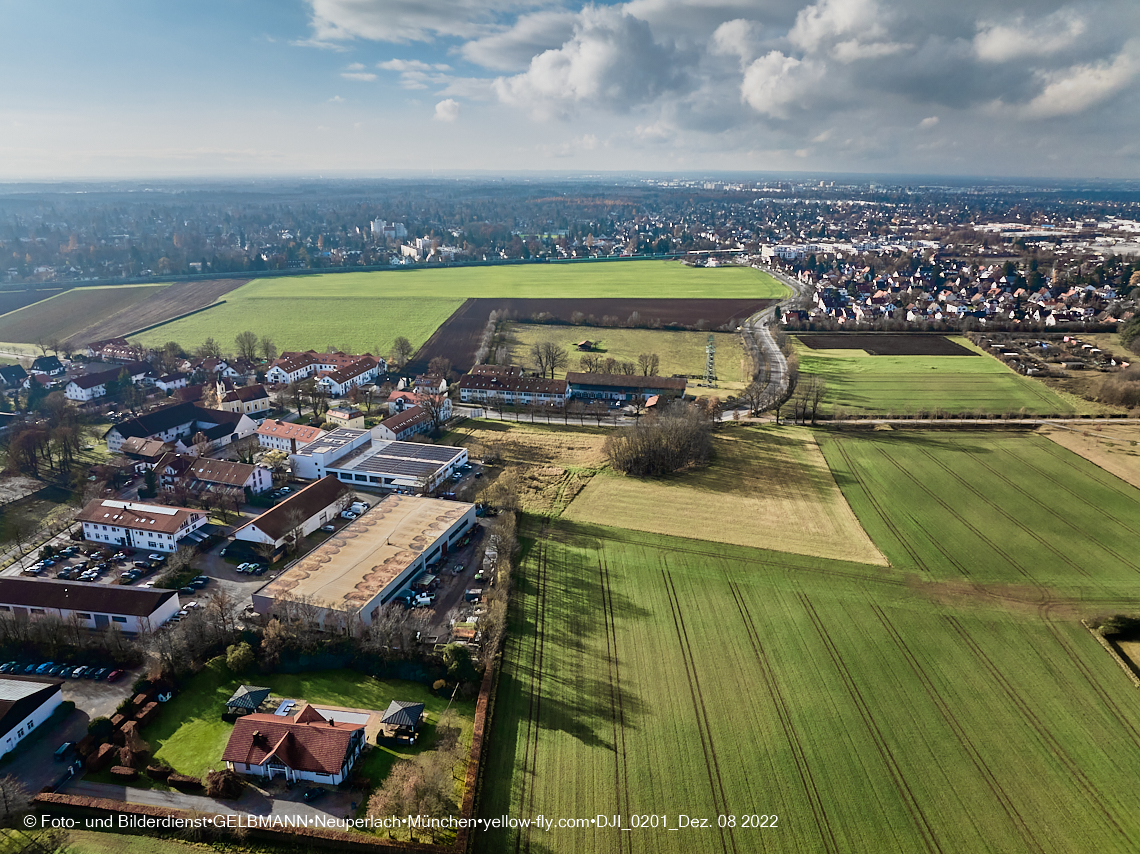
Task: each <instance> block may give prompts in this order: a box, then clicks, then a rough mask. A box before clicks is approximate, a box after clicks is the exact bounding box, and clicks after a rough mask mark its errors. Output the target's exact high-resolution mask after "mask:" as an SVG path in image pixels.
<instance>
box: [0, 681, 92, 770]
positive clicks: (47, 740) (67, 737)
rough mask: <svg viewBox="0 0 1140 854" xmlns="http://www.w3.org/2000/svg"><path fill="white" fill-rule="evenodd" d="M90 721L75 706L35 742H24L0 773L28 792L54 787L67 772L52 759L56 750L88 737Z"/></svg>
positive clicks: (2, 766)
mask: <svg viewBox="0 0 1140 854" xmlns="http://www.w3.org/2000/svg"><path fill="white" fill-rule="evenodd" d="M64 697H67V694H66V693H65V694H64ZM112 710H113V707H112ZM90 720H91V716H89V715H88V714H87V713H86V712H85V711H83V710H82V709H80V708H78V707H77V708H76V709H75V711H73V712H72V713H71V714H70V715H68V716H67V717H66V718H65V719H64V720H62V721H61V722H60V723H58V724H57V725H55V726H54V727H52V728H51V729H50V730H41V731H40V733H39V735H38V737H37V739H36V740H35V741H33V742H25V743H23V744H22V745H21V746H20V748H19V750H18V751H17V753H16V755H15V756H14V757H13V758H12V759H10V760H8V761H7V762H5V763H4V764H3V765H0V774H11V775H13V776H15V777H16V778H18V779H19V780H20V782H21V783H23V784H24V786H25V788H27V790H28V791H29V792H38V791H39V790H40V789H42V788H44V787H45V786H52V785H54V784H55V782H56V781H57V780H58V779H59V778H60V776H62V774H63V772H64V771H65V770H67V763H66V762H59V761H57V760H56V759H55V756H54V754H55V750H56V748H57V747H59V746H60V745H61V744H63V743H64V742H65V741H79V739H81V738H83V736H85V735H87V724H88V723H89V722H90Z"/></svg>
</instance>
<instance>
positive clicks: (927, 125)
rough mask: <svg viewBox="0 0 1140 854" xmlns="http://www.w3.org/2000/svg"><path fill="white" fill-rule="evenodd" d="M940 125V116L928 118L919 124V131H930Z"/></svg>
mask: <svg viewBox="0 0 1140 854" xmlns="http://www.w3.org/2000/svg"><path fill="white" fill-rule="evenodd" d="M937 125H938V116H927V117H926V118H925V119H923V120H922V121H921V122H919V123H918V128H919V130H930V129H931V128H933V127H937Z"/></svg>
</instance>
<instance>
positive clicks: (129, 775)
mask: <svg viewBox="0 0 1140 854" xmlns="http://www.w3.org/2000/svg"><path fill="white" fill-rule="evenodd" d="M111 775H112V776H113V777H121V778H122V779H124V780H134V779H135V778H136V777H138V775H139V772H138V771H136V770H135V769H134V768H128V767H126V766H125V765H114V766H112V768H111Z"/></svg>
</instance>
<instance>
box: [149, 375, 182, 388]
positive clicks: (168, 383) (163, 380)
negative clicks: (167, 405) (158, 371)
mask: <svg viewBox="0 0 1140 854" xmlns="http://www.w3.org/2000/svg"><path fill="white" fill-rule="evenodd" d="M154 384H155V386H157V387H158V388H160V389H162V390H163V391H174V390H175V389H177V388H186V386H188V385H189V384H190V375H189V374H182V373H174V374H167V375H166V376H163V377H159V378H158V379H157V380H155V381H154Z"/></svg>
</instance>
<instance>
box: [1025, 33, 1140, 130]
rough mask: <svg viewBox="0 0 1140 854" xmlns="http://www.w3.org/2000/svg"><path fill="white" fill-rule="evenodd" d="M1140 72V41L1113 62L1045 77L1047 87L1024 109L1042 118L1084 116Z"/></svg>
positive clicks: (1030, 116) (1129, 45) (1027, 114)
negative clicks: (1084, 113)
mask: <svg viewBox="0 0 1140 854" xmlns="http://www.w3.org/2000/svg"><path fill="white" fill-rule="evenodd" d="M1137 72H1140V40H1133V41H1130V42H1128V43H1127V44H1126V45H1125V47H1124V50H1122V51H1121V52H1120V53H1118V54H1117V55H1116V57H1115V58H1114V59H1113V60H1112V61H1111V62H1102V63H1098V64H1096V65H1075V66H1073V67H1072V68H1067V69H1065V70H1063V71H1059V72H1052V73H1048V74H1044V75H1042V76H1043V78H1044V79H1045V88H1044V89H1043V90H1042V91H1041V94H1040V95H1038V96H1037V97H1036V98H1034V99H1033V100H1032V101H1030V102H1029V104H1027V105H1026V107H1025V109H1024V114H1025V115H1026V116H1027V117H1029V118H1035V119H1042V118H1051V117H1053V116H1068V115H1074V114H1076V113H1082V112H1084V111H1085V110H1087V109H1089V108H1090V107H1093V106H1096V105H1097V104H1100V103H1102V102H1104V101H1106V100H1108V99H1109V98H1111V97H1112V96H1113V95H1116V94H1117V93H1119V92H1121V91H1122V90H1123V89H1125V87H1127V86H1128V84H1129V83H1131V82H1132V80H1133V78H1135V77H1136V75H1137Z"/></svg>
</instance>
